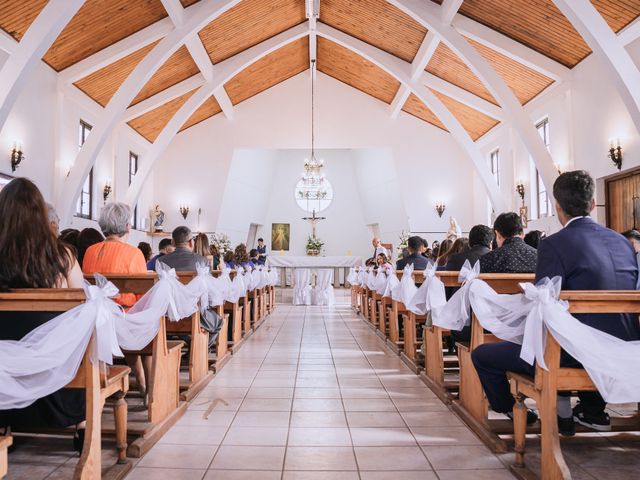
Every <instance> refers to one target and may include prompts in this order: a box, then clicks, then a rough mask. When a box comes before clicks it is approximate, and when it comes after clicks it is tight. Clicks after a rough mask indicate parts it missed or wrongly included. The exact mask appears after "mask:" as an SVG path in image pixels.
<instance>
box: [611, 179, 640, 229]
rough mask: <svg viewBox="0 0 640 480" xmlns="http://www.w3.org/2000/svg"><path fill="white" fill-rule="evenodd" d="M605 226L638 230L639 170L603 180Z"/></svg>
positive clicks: (639, 221) (639, 203) (639, 223)
mask: <svg viewBox="0 0 640 480" xmlns="http://www.w3.org/2000/svg"><path fill="white" fill-rule="evenodd" d="M605 191H606V212H607V226H608V227H609V228H611V229H613V230H615V231H617V232H624V231H625V230H630V229H632V228H635V229H640V169H634V170H631V171H629V172H625V173H623V174H621V175H617V176H615V177H611V178H608V179H605Z"/></svg>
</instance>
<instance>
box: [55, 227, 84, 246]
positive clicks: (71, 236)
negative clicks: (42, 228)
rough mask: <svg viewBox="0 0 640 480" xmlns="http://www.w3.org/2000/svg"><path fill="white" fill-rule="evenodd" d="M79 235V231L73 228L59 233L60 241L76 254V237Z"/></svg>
mask: <svg viewBox="0 0 640 480" xmlns="http://www.w3.org/2000/svg"><path fill="white" fill-rule="evenodd" d="M79 235H80V230H76V229H75V228H65V229H64V230H62V231H61V232H60V237H58V238H60V240H61V241H63V242H64V243H65V244H66V245H67V246H69V247H72V248H73V251H74V252H76V251H77V250H78V236H79Z"/></svg>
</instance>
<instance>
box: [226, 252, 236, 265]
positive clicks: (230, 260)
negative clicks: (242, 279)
mask: <svg viewBox="0 0 640 480" xmlns="http://www.w3.org/2000/svg"><path fill="white" fill-rule="evenodd" d="M223 260H224V266H225V267H227V268H230V269H231V270H235V268H236V262H235V260H234V258H233V252H232V251H231V250H227V252H225V254H224V258H223Z"/></svg>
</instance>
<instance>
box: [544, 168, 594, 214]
mask: <svg viewBox="0 0 640 480" xmlns="http://www.w3.org/2000/svg"><path fill="white" fill-rule="evenodd" d="M595 192H596V184H595V182H594V181H593V178H592V177H591V175H589V173H588V172H586V171H584V170H574V171H573V172H565V173H563V174H561V175H560V176H559V177H558V178H556V181H555V182H554V183H553V196H554V198H555V199H556V202H558V205H559V206H560V208H562V210H563V211H564V213H566V214H567V215H569V216H570V217H585V216H587V215H589V213H591V202H592V201H593V196H594V194H595Z"/></svg>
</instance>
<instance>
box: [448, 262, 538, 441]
mask: <svg viewBox="0 0 640 480" xmlns="http://www.w3.org/2000/svg"><path fill="white" fill-rule="evenodd" d="M479 278H480V279H482V280H484V281H485V282H487V284H489V286H490V287H491V288H493V289H494V290H495V291H496V292H497V293H503V294H515V293H520V292H521V290H520V283H523V282H533V281H534V280H535V276H534V275H533V274H530V273H483V274H481V275H480V277H479ZM499 341H500V340H499V339H498V338H496V337H495V336H494V335H493V334H491V333H490V332H485V331H484V329H483V328H482V327H481V326H480V323H479V322H478V319H477V318H476V316H475V315H473V313H472V315H471V341H470V342H469V343H468V344H467V343H460V342H458V343H457V344H456V348H457V350H458V361H459V362H460V390H459V395H458V399H457V400H455V401H453V403H452V408H453V411H454V412H456V413H457V414H458V415H459V416H460V417H461V418H462V420H463V421H464V422H465V423H466V424H467V425H468V426H469V427H470V428H471V429H472V430H473V431H474V432H475V433H476V434H477V435H478V437H480V439H481V440H482V441H483V442H484V443H485V444H486V445H487V446H488V447H489V448H490V449H491V450H492V451H494V452H497V453H501V452H506V451H507V444H506V442H505V441H504V440H503V439H502V438H500V437H499V436H498V434H499V433H509V432H511V431H512V430H513V425H512V423H511V421H510V420H507V419H505V420H489V402H488V401H487V397H486V396H485V395H484V391H483V389H482V384H481V383H480V378H478V374H477V373H476V369H475V367H474V366H473V362H472V361H471V352H473V350H475V349H476V348H477V347H478V346H479V345H482V344H483V343H494V342H499Z"/></svg>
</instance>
